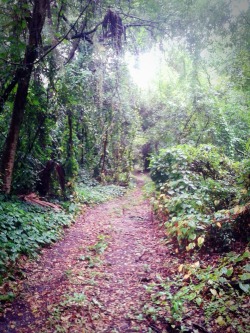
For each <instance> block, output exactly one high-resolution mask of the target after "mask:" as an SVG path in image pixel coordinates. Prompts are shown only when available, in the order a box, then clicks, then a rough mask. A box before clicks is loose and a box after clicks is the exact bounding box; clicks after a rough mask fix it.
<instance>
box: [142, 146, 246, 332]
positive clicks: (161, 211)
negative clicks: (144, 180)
mask: <svg viewBox="0 0 250 333" xmlns="http://www.w3.org/2000/svg"><path fill="white" fill-rule="evenodd" d="M242 170H244V175H243V176H239V175H240V174H242ZM248 171H249V161H248V160H246V161H242V162H240V163H239V162H234V161H232V160H230V159H229V158H228V157H226V156H225V155H224V154H223V153H222V152H221V151H220V150H218V148H216V147H213V146H207V145H206V146H205V145H201V146H199V147H198V148H194V147H192V146H187V145H184V146H177V147H173V148H170V149H165V150H162V151H161V153H160V154H159V155H158V156H155V157H153V158H152V160H151V177H152V179H153V181H154V183H155V186H156V195H155V198H154V199H153V207H154V211H155V214H156V215H157V217H158V219H159V220H160V221H161V222H162V223H163V224H164V227H165V230H166V243H167V244H168V246H169V248H170V249H172V251H173V254H174V255H175V256H176V257H178V258H179V259H180V260H181V261H182V262H183V263H182V264H181V265H180V264H179V266H177V267H176V271H175V272H174V274H173V275H172V276H169V277H168V278H167V279H163V278H162V277H160V276H159V277H158V283H153V284H152V285H150V286H148V287H147V290H148V291H149V292H150V293H151V298H152V304H151V305H147V306H146V307H145V312H146V314H147V315H149V316H150V317H151V318H152V319H153V320H154V321H156V322H157V321H158V322H160V323H161V324H162V325H163V326H164V325H165V327H168V329H169V330H170V332H200V331H203V332H210V331H211V332H224V331H225V329H226V332H239V333H243V332H249V330H250V326H249V321H248V312H247V308H248V307H249V295H250V265H249V258H250V252H249V248H248V242H249V236H250V226H249V223H250V205H249V194H250V193H249V183H248V182H249V172H248ZM173 262H174V260H173ZM178 263H179V261H178ZM173 265H174V263H173ZM201 323H202V324H201Z"/></svg>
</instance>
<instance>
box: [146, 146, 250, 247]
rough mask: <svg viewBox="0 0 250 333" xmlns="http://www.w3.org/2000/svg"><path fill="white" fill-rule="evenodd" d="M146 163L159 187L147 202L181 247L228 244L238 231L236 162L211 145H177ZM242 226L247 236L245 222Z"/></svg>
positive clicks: (237, 167)
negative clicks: (156, 192)
mask: <svg viewBox="0 0 250 333" xmlns="http://www.w3.org/2000/svg"><path fill="white" fill-rule="evenodd" d="M150 167H151V177H152V179H153V180H154V182H155V183H156V186H157V188H158V191H159V192H160V193H159V194H158V196H157V197H156V198H155V199H154V200H153V206H154V209H155V212H156V214H157V216H158V217H159V218H160V219H161V220H162V221H163V222H165V226H166V231H167V234H168V235H170V236H172V237H174V238H176V239H177V241H178V243H179V245H180V246H181V247H185V248H186V250H192V249H194V248H196V247H201V246H202V245H203V244H204V243H207V242H210V243H211V242H213V244H214V245H215V246H216V248H217V250H227V249H228V248H230V246H231V245H232V243H233V241H234V239H235V238H236V230H237V229H241V230H242V228H241V227H240V224H241V222H242V219H241V218H239V214H240V213H242V210H241V208H240V207H239V210H238V211H237V210H236V211H235V210H234V209H233V208H234V207H235V205H237V204H238V203H239V202H240V200H241V191H242V188H241V187H240V186H239V184H238V183H237V175H238V169H239V164H238V163H234V162H232V161H231V160H230V159H229V158H228V157H226V156H225V155H223V154H222V152H221V151H220V150H218V148H216V147H213V146H208V145H201V146H199V147H198V148H195V147H192V146H187V145H183V146H177V147H173V148H170V149H165V150H162V151H161V152H160V154H159V156H155V157H153V158H152V160H151V165H150ZM244 225H245V227H246V230H245V235H249V229H250V227H249V223H248V224H247V223H245V224H244ZM247 237H248V236H247ZM247 237H246V238H247Z"/></svg>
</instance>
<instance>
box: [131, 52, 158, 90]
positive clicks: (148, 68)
mask: <svg viewBox="0 0 250 333" xmlns="http://www.w3.org/2000/svg"><path fill="white" fill-rule="evenodd" d="M126 58H127V63H128V67H129V72H130V75H131V76H132V79H133V81H134V82H135V83H136V84H137V85H138V86H139V87H140V88H141V89H147V88H149V87H150V86H151V85H152V84H153V81H154V79H155V78H156V75H157V70H158V68H159V55H157V52H156V51H150V52H147V53H143V54H141V55H139V56H133V55H131V54H128V55H127V56H126Z"/></svg>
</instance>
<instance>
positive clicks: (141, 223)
mask: <svg viewBox="0 0 250 333" xmlns="http://www.w3.org/2000/svg"><path fill="white" fill-rule="evenodd" d="M144 177H145V176H143V175H140V176H137V187H136V188H134V189H132V190H129V191H128V192H127V193H126V195H125V196H123V197H121V198H117V199H114V200H112V201H109V202H107V203H105V204H100V205H97V206H95V207H93V208H88V209H87V210H86V211H85V212H84V213H83V215H81V216H80V217H79V218H78V220H77V222H76V223H75V224H74V225H73V226H72V227H71V228H70V229H68V230H67V231H66V233H65V237H64V239H63V240H61V241H60V242H58V243H56V244H55V245H53V246H52V247H50V248H47V249H44V250H43V251H42V255H41V257H39V260H38V261H36V262H29V263H27V264H26V265H25V272H26V279H25V280H24V281H23V282H22V285H21V292H20V296H19V297H18V299H16V300H15V301H14V303H13V304H12V306H10V307H9V308H8V309H6V313H5V314H4V316H3V317H2V318H1V319H0V332H3V333H34V332H35V333H56V332H67V333H92V332H93V333H104V332H105V333H111V332H114V333H115V332H116V333H118V332H121V333H126V332H154V331H155V330H154V327H151V324H150V322H149V321H148V320H147V319H145V318H144V319H142V315H141V314H142V312H143V307H144V305H145V304H146V303H147V300H148V299H149V297H150V296H149V294H148V293H147V292H146V290H145V285H148V284H150V283H151V282H153V281H156V280H157V274H162V273H163V271H164V275H166V272H167V270H168V269H169V267H170V261H171V257H170V258H168V256H166V251H167V248H166V246H164V244H163V242H162V238H163V236H164V235H163V231H161V230H160V229H159V227H158V225H157V222H154V220H153V217H152V213H151V209H150V205H149V202H148V200H146V199H144V197H143V194H142V190H141V187H142V185H143V181H144ZM163 259H164V260H163Z"/></svg>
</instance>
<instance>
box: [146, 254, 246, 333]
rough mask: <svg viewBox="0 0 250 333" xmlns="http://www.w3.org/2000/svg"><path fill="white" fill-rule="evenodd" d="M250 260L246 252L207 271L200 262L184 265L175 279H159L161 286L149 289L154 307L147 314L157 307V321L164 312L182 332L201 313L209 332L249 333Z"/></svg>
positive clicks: (200, 315) (233, 255) (221, 261)
mask: <svg viewBox="0 0 250 333" xmlns="http://www.w3.org/2000/svg"><path fill="white" fill-rule="evenodd" d="M249 258H250V253H249V251H248V250H246V251H245V252H243V253H242V254H236V253H234V252H230V253H228V255H227V256H225V257H222V258H221V259H220V260H219V261H218V262H217V263H216V264H215V265H213V266H207V267H205V268H204V267H203V268H201V265H202V263H200V262H199V261H197V262H194V263H192V264H186V265H183V264H181V265H180V266H179V267H178V272H176V277H175V279H174V280H171V279H166V280H162V279H161V277H160V276H158V281H159V283H158V284H153V285H149V286H148V287H146V288H147V290H148V291H149V292H150V293H151V295H152V296H151V297H152V304H150V305H149V306H146V307H145V312H146V313H147V314H150V313H149V310H150V307H151V309H152V308H153V309H154V316H155V319H156V318H157V317H159V318H161V316H162V315H163V313H164V316H165V318H169V319H168V320H169V321H170V323H172V324H175V325H176V324H177V323H181V325H180V326H181V328H182V330H180V331H185V329H188V328H190V323H189V320H188V318H189V314H190V313H192V315H193V316H194V312H198V313H199V317H200V319H202V321H204V322H205V325H206V327H207V328H208V329H211V326H213V329H214V328H215V327H217V328H218V329H219V327H223V328H224V329H226V328H227V327H231V328H234V330H235V331H237V332H242V333H243V332H246V331H248V330H249V328H250V326H249V321H248V319H247V312H246V311H244V309H245V308H246V307H247V302H248V296H249V294H250V284H249V281H250V279H249V278H250V274H249V270H250V269H249ZM151 312H152V311H151ZM151 316H152V313H151ZM192 324H193V322H192Z"/></svg>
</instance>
